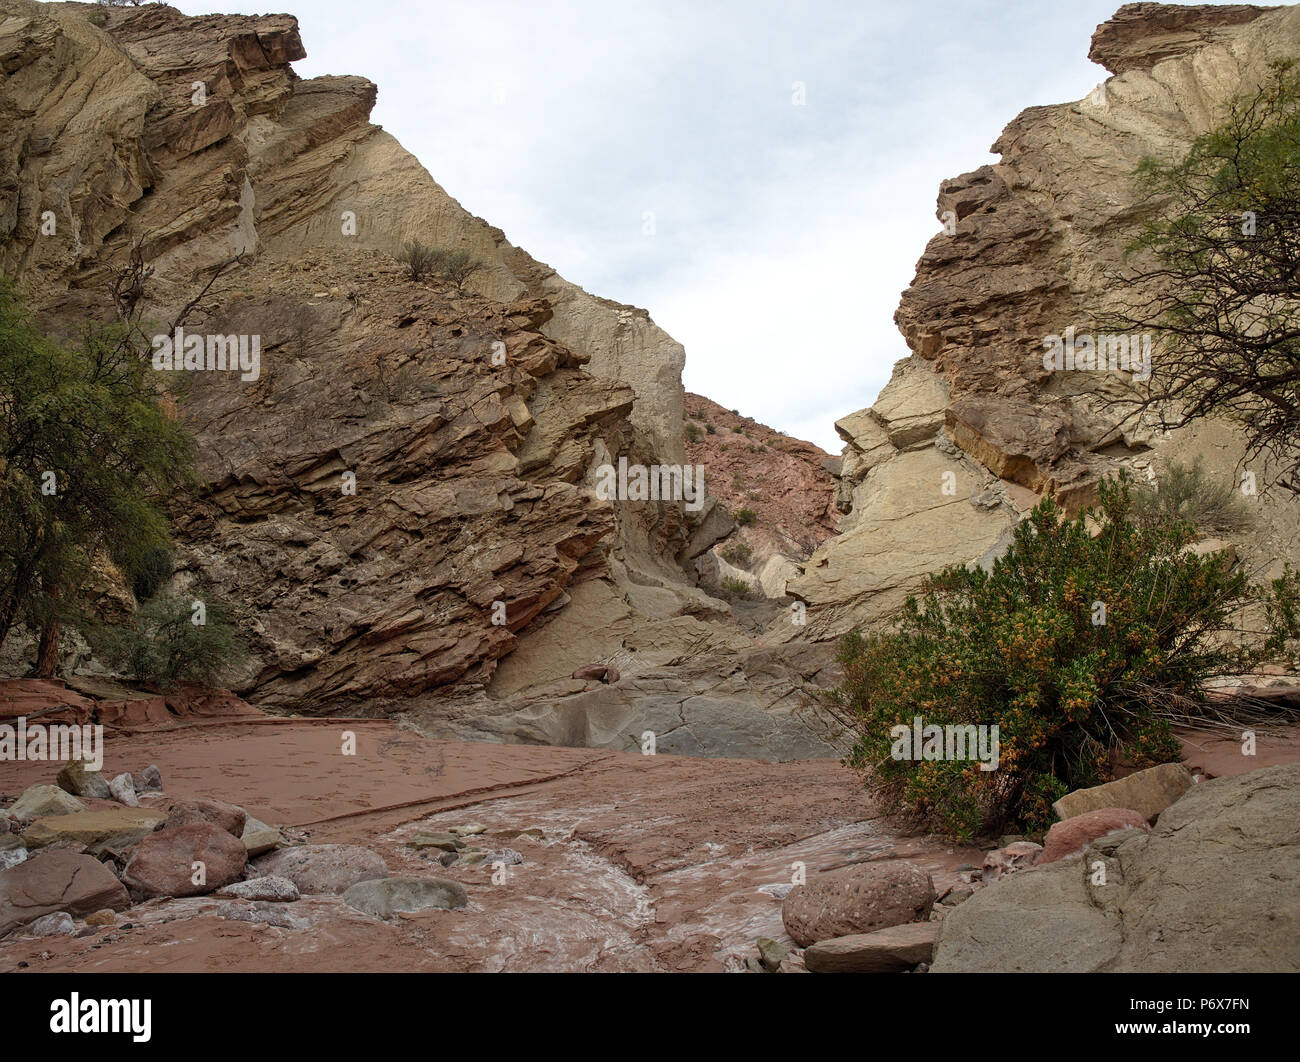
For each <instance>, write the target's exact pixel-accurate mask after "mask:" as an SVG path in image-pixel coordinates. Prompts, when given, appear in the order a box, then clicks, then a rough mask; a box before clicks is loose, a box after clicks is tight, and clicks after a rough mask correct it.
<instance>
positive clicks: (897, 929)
mask: <svg viewBox="0 0 1300 1062" xmlns="http://www.w3.org/2000/svg"><path fill="white" fill-rule="evenodd" d="M939 926H940V923H939V922H910V923H908V924H907V925H902V926H889V927H887V928H885V929H877V930H876V931H875V932H872V933H859V934H855V935H852V936H846V937H835V938H832V939H831V940H819V941H818V942H817V943H816V944H813V945H812V946H811V947H810V948H808V950H807V951H805V952H804V954H803V961H804V965H805V966H807V967H808V969H809V970H811V971H812V972H813V973H897V972H899V971H902V970H908V969H911V968H912V967H914V966H916V965H917V964H918V963H924V962H929V961H930V960H931V958H932V957H933V955H934V944H935V941H936V940H938V938H939Z"/></svg>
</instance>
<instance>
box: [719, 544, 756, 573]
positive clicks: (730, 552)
mask: <svg viewBox="0 0 1300 1062" xmlns="http://www.w3.org/2000/svg"><path fill="white" fill-rule="evenodd" d="M722 559H723V560H724V561H726V562H727V563H728V564H734V565H735V566H736V567H737V568H748V567H749V566H750V564H751V563H752V562H753V560H754V551H753V550H752V549H750V548H749V546H747V545H746V544H745V543H743V542H732V543H730V544H729V545H727V546H726V547H725V548H724V549H723V551H722Z"/></svg>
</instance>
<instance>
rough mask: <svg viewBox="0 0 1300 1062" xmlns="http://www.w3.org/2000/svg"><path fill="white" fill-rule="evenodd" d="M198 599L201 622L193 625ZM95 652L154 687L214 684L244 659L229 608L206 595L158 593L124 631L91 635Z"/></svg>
mask: <svg viewBox="0 0 1300 1062" xmlns="http://www.w3.org/2000/svg"><path fill="white" fill-rule="evenodd" d="M196 600H202V601H203V607H204V611H205V612H206V615H205V616H204V619H205V622H204V623H195V622H194V620H195V616H196V609H195V601H196ZM95 638H96V641H97V642H98V649H99V651H100V652H101V653H102V654H103V656H104V658H105V659H106V660H108V661H109V663H111V664H113V665H114V666H115V667H119V668H121V669H122V670H123V671H125V672H126V673H128V674H130V675H132V676H133V677H134V678H135V679H136V681H137V682H147V683H150V684H152V685H154V686H157V687H158V688H159V689H164V690H166V689H170V688H171V687H172V686H174V685H175V684H176V683H177V682H201V683H204V684H208V685H210V684H212V683H214V682H216V681H217V680H218V679H219V678H220V677H221V676H222V675H223V674H224V673H225V672H226V671H228V670H229V669H230V668H231V667H234V666H237V665H238V664H239V663H240V662H241V661H242V660H243V659H244V658H245V655H246V651H245V649H244V646H243V644H242V642H241V640H240V638H239V637H238V635H237V634H236V632H235V628H234V625H233V622H232V615H231V612H230V610H229V608H228V607H227V606H226V605H225V604H224V603H223V602H221V601H219V600H216V599H214V598H211V597H208V598H205V599H195V598H191V597H182V596H176V595H173V594H158V595H157V596H155V597H152V598H150V599H149V600H148V601H147V602H145V603H144V604H143V605H141V606H140V608H138V609H137V610H136V612H135V615H134V616H133V617H132V620H131V623H130V625H129V626H126V627H113V628H108V629H102V630H100V631H98V632H96V636H95Z"/></svg>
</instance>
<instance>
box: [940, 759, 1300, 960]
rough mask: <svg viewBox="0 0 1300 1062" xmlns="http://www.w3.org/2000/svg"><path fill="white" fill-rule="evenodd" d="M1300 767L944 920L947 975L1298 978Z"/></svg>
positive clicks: (1216, 796)
mask: <svg viewBox="0 0 1300 1062" xmlns="http://www.w3.org/2000/svg"><path fill="white" fill-rule="evenodd" d="M1298 812H1300V766H1297V765H1292V766H1283V767H1268V768H1265V769H1263V770H1259V771H1252V772H1250V773H1249V774H1242V775H1237V776H1236V777H1233V778H1219V779H1214V780H1212V781H1208V782H1202V783H1201V784H1199V785H1197V786H1195V787H1193V788H1192V789H1190V790H1189V791H1188V792H1187V793H1186V795H1184V796H1183V797H1182V799H1180V800H1178V801H1177V802H1176V803H1174V804H1172V805H1171V806H1170V807H1169V808H1168V809H1167V810H1165V811H1164V812H1162V813H1161V815H1160V817H1159V819H1158V820H1157V821H1156V825H1155V829H1154V830H1153V831H1152V832H1151V833H1149V834H1148V833H1144V832H1142V831H1141V830H1136V829H1129V830H1123V831H1121V832H1118V833H1109V834H1107V835H1106V836H1105V837H1103V838H1100V839H1098V840H1097V841H1095V842H1093V843H1092V845H1091V846H1090V847H1089V848H1088V849H1087V850H1086V851H1085V852H1084V854H1083V859H1082V861H1080V860H1075V859H1064V860H1058V861H1055V862H1051V863H1048V864H1046V865H1040V866H1037V867H1034V868H1032V869H1030V870H1027V871H1024V872H1022V873H1019V874H1016V875H1015V876H1013V877H1011V878H1009V879H1007V880H1006V881H1002V882H998V883H997V884H996V885H993V886H991V887H988V888H985V889H981V890H980V891H979V892H977V893H976V894H975V895H974V896H973V897H971V898H970V899H969V900H967V901H966V902H965V903H963V904H962V905H961V906H960V907H957V908H955V909H954V910H953V911H952V912H951V913H949V914H948V915H947V916H946V917H945V918H944V920H943V923H942V932H941V935H940V938H939V943H938V946H937V948H936V951H935V960H934V965H933V967H932V970H933V971H934V972H935V973H941V972H975V971H1001V972H1027V973H1045V972H1054V971H1060V972H1090V971H1110V972H1119V973H1124V972H1136V971H1143V972H1152V973H1165V972H1169V973H1172V972H1179V973H1186V972H1211V971H1213V972H1217V973H1231V972H1246V971H1271V972H1281V971H1291V972H1294V971H1296V970H1300V943H1298V942H1300V897H1298V896H1297V893H1296V889H1295V882H1296V881H1297V880H1300V814H1298Z"/></svg>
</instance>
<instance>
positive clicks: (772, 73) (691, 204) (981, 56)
mask: <svg viewBox="0 0 1300 1062" xmlns="http://www.w3.org/2000/svg"><path fill="white" fill-rule="evenodd" d="M284 2H285V4H286V5H287V6H288V7H289V10H290V11H291V13H292V14H294V15H296V16H297V17H298V20H299V25H300V29H301V34H302V39H303V43H304V45H305V46H306V49H307V58H306V59H304V60H301V61H299V62H298V63H296V64H295V69H296V70H297V72H298V73H299V74H300V75H301V76H303V77H315V76H317V75H320V74H361V75H363V76H365V77H368V78H370V80H372V81H374V82H375V83H376V84H377V85H378V86H379V100H378V103H377V105H376V107H375V110H374V112H373V114H372V120H373V121H375V122H376V123H378V124H380V125H382V126H383V127H384V128H385V129H387V130H388V132H390V133H392V134H393V135H394V136H395V137H397V139H398V140H399V141H401V143H402V144H403V146H405V147H406V149H407V150H408V151H410V152H412V153H413V154H414V155H415V156H416V157H417V158H418V159H419V160H420V161H421V162H422V163H423V164H424V166H425V168H426V169H427V170H428V171H429V172H430V173H431V174H432V175H433V177H434V179H435V180H437V181H438V183H439V184H441V185H442V186H443V188H445V189H446V190H447V191H448V192H449V193H450V194H451V195H452V196H454V197H455V198H456V199H457V200H459V201H460V203H461V204H462V205H463V206H464V207H465V208H466V209H468V210H469V211H471V212H472V213H474V214H477V215H478V216H480V217H482V218H485V219H486V220H487V221H488V222H490V223H491V224H493V225H495V226H497V227H499V228H501V229H502V230H504V231H505V233H506V236H507V237H508V238H509V239H510V241H511V242H512V243H514V244H516V245H517V246H520V247H522V248H524V249H525V250H526V251H528V252H529V253H530V254H531V255H532V256H533V257H534V258H537V259H539V260H541V261H543V262H546V263H547V264H549V265H551V266H553V267H554V268H555V269H557V270H558V271H559V272H560V273H561V274H562V275H563V276H565V277H566V278H568V279H569V280H571V281H573V282H574V283H576V284H580V285H581V286H582V287H584V288H586V289H587V290H588V291H590V292H592V293H594V294H596V295H601V296H604V297H605V298H610V299H614V300H617V301H618V302H624V303H631V304H633V305H637V306H643V307H645V308H646V309H647V310H649V311H650V315H651V316H652V317H653V318H654V320H655V321H656V322H657V323H658V324H659V325H660V326H661V327H662V328H664V329H665V330H666V331H667V332H668V333H669V334H671V335H672V336H673V337H674V338H676V339H677V340H678V341H679V342H681V343H682V344H683V345H684V346H685V348H686V369H685V372H684V382H685V385H686V388H687V390H690V391H694V392H697V393H700V394H704V395H707V396H708V397H709V398H711V399H713V400H714V401H716V402H719V403H720V404H721V405H723V406H725V407H727V408H729V409H737V410H739V412H740V413H742V414H744V415H746V416H751V417H754V418H755V419H757V420H759V421H761V422H763V423H765V424H767V425H769V426H771V427H773V428H776V429H778V430H779V431H783V432H785V433H787V434H790V435H794V436H797V437H799V438H803V439H809V440H811V441H813V442H815V443H817V444H818V445H820V446H822V447H823V448H825V449H827V450H829V451H830V452H832V453H838V452H839V450H840V447H841V445H842V444H841V442H840V440H839V438H838V436H837V435H836V433H835V430H834V422H835V421H836V420H838V419H839V418H841V417H843V416H846V415H847V414H849V413H852V412H854V411H856V410H858V409H861V408H863V407H864V406H868V405H870V404H871V403H872V401H873V400H874V398H875V396H876V394H877V392H878V391H879V390H880V388H881V387H882V386H884V384H885V383H886V382H887V381H888V379H889V374H890V370H891V368H892V366H893V363H894V362H895V361H897V360H898V359H899V358H902V357H906V356H907V347H906V345H905V344H904V342H903V340H902V337H901V336H900V335H899V334H898V331H897V329H896V328H895V326H894V323H893V315H894V310H895V309H896V307H897V305H898V298H899V294H900V293H901V292H902V290H903V289H904V288H905V287H907V285H908V284H909V283H910V282H911V280H912V276H913V274H914V272H915V266H916V262H917V259H918V258H919V257H920V256H921V253H922V251H923V250H924V248H925V245H926V243H927V242H928V240H929V239H930V237H931V236H933V235H934V234H935V233H936V232H938V231H939V228H940V224H939V222H938V220H937V219H936V216H935V197H936V194H937V192H938V187H939V182H940V181H941V180H943V179H944V178H946V177H955V176H957V175H959V174H962V173H965V172H968V171H970V170H974V169H976V168H978V167H979V166H981V165H984V164H986V163H989V162H994V161H996V156H993V155H990V154H989V150H988V149H989V147H990V145H991V144H992V143H993V142H994V141H995V140H996V139H997V137H998V134H999V133H1000V132H1001V130H1002V128H1003V126H1005V125H1006V124H1007V123H1008V122H1009V121H1010V120H1011V119H1012V118H1014V117H1015V116H1016V114H1018V113H1019V112H1020V111H1021V110H1023V109H1024V108H1026V107H1030V106H1038V105H1042V104H1052V103H1062V102H1066V101H1070V100H1078V99H1082V98H1083V97H1084V96H1086V95H1087V94H1088V93H1089V92H1091V91H1092V89H1093V88H1094V87H1095V86H1096V85H1097V84H1098V83H1099V82H1101V81H1103V80H1104V79H1105V78H1106V76H1107V74H1106V71H1105V70H1103V69H1102V68H1101V67H1099V66H1096V65H1094V64H1092V63H1090V62H1089V61H1088V60H1087V58H1086V55H1087V52H1088V41H1089V38H1090V37H1091V35H1092V32H1093V30H1094V29H1095V28H1096V26H1097V24H1098V23H1100V22H1103V21H1105V20H1106V19H1107V18H1109V17H1110V16H1111V14H1113V12H1114V11H1115V9H1116V8H1117V7H1118V6H1119V0H1069V2H1068V3H1062V2H1058V0H959V2H956V0H954V2H948V0H932V2H927V0H913V2H908V0H856V2H854V0H637V2H635V3H634V2H629V0H473V2H469V3H467V2H465V0H457V2H445V0H366V2H364V3H357V2H356V0H284ZM173 3H174V4H175V6H177V7H179V8H180V9H181V10H182V11H185V12H187V13H189V14H203V13H208V12H212V11H225V12H247V13H256V12H259V11H265V10H266V8H265V7H264V6H263V5H262V4H258V3H244V2H243V0H197V2H196V0H173Z"/></svg>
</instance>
